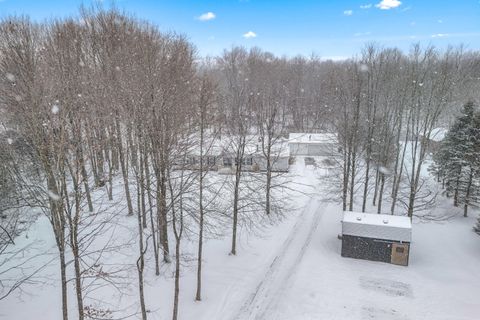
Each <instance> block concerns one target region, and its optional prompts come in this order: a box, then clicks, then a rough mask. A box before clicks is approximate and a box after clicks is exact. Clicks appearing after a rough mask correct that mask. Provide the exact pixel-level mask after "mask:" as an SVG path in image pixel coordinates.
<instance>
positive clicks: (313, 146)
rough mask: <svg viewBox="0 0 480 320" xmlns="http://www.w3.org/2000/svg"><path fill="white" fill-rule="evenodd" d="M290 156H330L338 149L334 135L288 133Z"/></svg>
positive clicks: (325, 133)
mask: <svg viewBox="0 0 480 320" xmlns="http://www.w3.org/2000/svg"><path fill="white" fill-rule="evenodd" d="M288 144H289V146H290V155H292V156H327V157H328V156H332V155H335V154H336V150H337V149H338V142H337V135H336V134H334V133H329V132H324V133H290V134H289V136H288Z"/></svg>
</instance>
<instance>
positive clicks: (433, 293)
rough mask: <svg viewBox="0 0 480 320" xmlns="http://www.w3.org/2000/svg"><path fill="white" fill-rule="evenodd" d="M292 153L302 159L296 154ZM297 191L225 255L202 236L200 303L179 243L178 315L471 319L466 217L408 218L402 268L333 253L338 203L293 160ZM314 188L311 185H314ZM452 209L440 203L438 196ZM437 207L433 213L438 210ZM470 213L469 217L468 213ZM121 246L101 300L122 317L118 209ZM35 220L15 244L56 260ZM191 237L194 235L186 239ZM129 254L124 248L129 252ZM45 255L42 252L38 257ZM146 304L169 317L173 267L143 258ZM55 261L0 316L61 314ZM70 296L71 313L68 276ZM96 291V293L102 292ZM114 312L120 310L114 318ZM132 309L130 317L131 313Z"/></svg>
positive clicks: (125, 235)
mask: <svg viewBox="0 0 480 320" xmlns="http://www.w3.org/2000/svg"><path fill="white" fill-rule="evenodd" d="M299 160H300V159H299ZM292 171H293V172H294V173H295V174H296V175H297V176H296V179H298V180H297V182H299V184H298V187H297V188H303V189H304V190H303V191H304V192H305V195H297V196H296V199H295V201H296V202H298V205H297V206H296V207H298V209H295V210H293V211H292V212H291V213H290V214H289V215H287V217H286V218H285V219H284V220H283V221H282V222H280V223H278V224H276V225H272V226H269V227H267V228H265V229H263V230H262V232H261V234H260V233H257V234H256V235H254V236H253V235H250V236H247V235H246V233H243V234H241V237H240V243H239V248H238V255H237V256H229V255H228V252H229V249H230V247H229V246H230V238H229V237H228V235H227V236H226V237H225V238H221V239H210V240H208V241H207V242H206V244H205V248H204V256H205V261H204V273H203V300H202V301H201V302H195V301H194V296H195V273H196V268H195V261H194V260H195V255H194V253H195V243H194V242H192V241H188V240H185V241H184V248H183V252H184V253H185V254H186V256H185V262H184V265H183V274H182V278H181V293H180V314H179V316H180V319H196V320H202V319H204V320H212V319H219V320H224V319H225V320H237V319H238V320H243V319H265V320H269V319H272V320H273V319H278V320H280V319H326V320H330V319H382V320H383V319H387V320H388V319H393V320H406V319H415V320H416V319H435V320H436V319H440V320H443V319H444V320H447V319H449V320H461V319H463V320H466V319H470V320H473V319H478V318H479V311H480V302H479V300H478V296H479V295H480V277H478V275H477V274H478V270H480V237H479V236H478V235H476V234H475V233H473V232H472V231H471V230H472V225H473V224H474V217H470V218H463V217H461V215H460V214H459V215H456V216H454V217H453V218H452V219H450V220H448V221H442V222H432V221H430V222H427V221H420V220H414V223H413V243H412V246H411V256H410V265H409V266H408V267H402V266H395V265H390V264H385V263H380V262H370V261H363V260H355V259H349V258H342V257H341V256H340V245H341V242H340V240H338V238H337V235H338V234H339V233H340V230H341V224H340V219H341V217H342V215H341V208H340V206H339V205H338V204H335V203H329V202H326V201H325V200H324V199H323V193H322V191H321V190H322V188H321V186H322V184H323V180H322V179H321V178H320V180H317V178H316V174H315V173H318V171H319V170H315V169H314V168H313V167H311V166H309V167H305V166H304V164H303V161H297V163H296V164H295V165H294V166H293V167H292ZM312 191H314V192H312ZM440 204H441V205H442V208H443V209H442V210H447V211H448V210H450V208H449V207H448V205H449V204H448V203H443V202H441V203H440ZM442 210H439V212H438V213H439V215H440V216H443V215H444V214H445V212H443V211H442ZM472 215H473V214H472ZM116 225H117V229H118V232H117V234H118V236H119V237H118V238H119V239H118V240H119V241H120V240H121V241H123V242H124V243H125V248H123V249H122V250H119V252H118V253H116V254H114V253H111V259H112V261H113V260H115V261H116V262H123V263H124V264H125V268H126V270H129V271H128V274H129V275H130V276H131V279H129V281H130V282H131V285H130V287H128V289H127V290H126V292H122V293H121V294H120V293H118V292H117V293H115V292H114V291H113V292H111V291H105V293H104V294H105V295H110V296H103V297H102V299H103V300H106V301H109V303H110V305H109V306H110V308H111V310H121V309H124V310H125V311H124V313H123V315H124V316H125V315H128V314H130V313H131V312H132V310H133V311H134V312H135V311H138V310H139V309H138V299H137V291H136V290H137V284H136V270H135V267H134V266H133V263H134V261H135V258H136V256H135V255H136V251H135V249H136V245H135V244H134V243H132V241H131V240H132V238H133V239H134V238H135V234H136V233H135V232H136V220H135V219H134V218H132V217H126V216H125V215H124V214H122V215H120V216H119V217H118V220H117V221H116ZM48 228H49V225H48V222H47V221H46V219H45V218H41V219H39V220H38V221H37V223H36V224H35V225H34V226H33V227H32V229H31V230H30V231H29V232H28V233H27V234H28V239H27V238H26V234H25V235H22V236H21V239H19V241H18V243H20V244H21V243H22V242H25V243H30V242H34V243H37V244H41V246H40V247H42V248H44V249H45V248H52V249H49V250H48V251H49V252H51V255H48V256H47V257H48V259H51V258H52V256H53V257H54V254H55V250H54V248H53V239H52V238H51V232H50V230H49V229H48ZM192 240H194V239H192ZM129 253H130V254H129ZM45 259H46V258H45ZM147 266H148V268H147V270H146V293H145V294H146V303H147V308H148V309H149V310H150V312H149V315H148V316H149V319H170V318H171V310H172V302H173V301H172V300H173V279H172V273H173V266H172V265H163V267H162V276H160V277H156V276H155V275H154V270H153V268H152V267H153V261H151V260H149V261H147ZM57 269H58V267H57V265H56V264H55V263H52V264H50V265H49V266H48V267H46V268H45V269H43V270H42V275H43V277H42V280H43V282H42V283H32V284H27V285H26V286H25V287H24V288H23V291H22V292H17V293H15V294H13V295H11V296H9V297H8V298H7V299H5V300H3V301H0V318H2V319H8V320H16V319H18V320H23V319H36V318H38V316H39V315H41V316H40V318H38V319H48V320H56V319H61V310H60V288H59V286H58V280H57V279H58V270H57ZM70 287H71V289H72V292H71V294H70V296H69V299H70V300H69V302H70V305H71V307H70V312H71V317H72V319H73V318H75V317H76V315H75V301H74V294H73V283H71V284H70ZM100 292H102V291H101V290H100V291H97V294H100ZM120 314H122V312H121V311H120V312H119V313H116V314H115V315H116V316H119V315H120ZM136 316H137V315H134V316H133V317H132V318H136Z"/></svg>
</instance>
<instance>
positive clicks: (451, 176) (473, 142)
mask: <svg viewBox="0 0 480 320" xmlns="http://www.w3.org/2000/svg"><path fill="white" fill-rule="evenodd" d="M434 160H435V166H434V167H433V169H434V171H435V172H436V174H437V175H438V180H441V181H442V184H443V186H444V188H445V190H446V193H447V196H452V198H453V205H454V206H456V207H458V206H459V205H462V204H463V214H464V216H465V217H466V216H467V215H468V208H469V206H478V205H479V201H480V111H479V110H477V108H476V106H475V105H474V103H473V102H471V101H469V102H467V103H466V104H465V105H464V106H463V108H462V110H461V113H460V115H458V116H457V117H456V119H455V121H454V123H453V124H452V126H451V128H450V130H449V131H448V133H447V134H446V136H445V139H444V140H443V141H442V142H441V145H440V147H439V150H438V152H436V153H435V155H434Z"/></svg>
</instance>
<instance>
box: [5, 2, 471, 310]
mask: <svg viewBox="0 0 480 320" xmlns="http://www.w3.org/2000/svg"><path fill="white" fill-rule="evenodd" d="M478 89H480V56H479V54H478V53H476V52H465V51H463V50H462V48H458V49H448V50H445V51H439V50H436V49H435V48H430V47H428V48H425V49H422V48H421V47H420V46H418V45H415V46H413V47H412V50H411V51H410V52H409V53H408V54H404V53H402V52H401V51H399V50H397V49H383V48H380V47H378V46H375V45H369V46H367V47H366V48H365V50H364V51H363V52H362V54H361V55H360V57H359V58H355V59H349V60H347V61H342V62H332V61H326V62H325V61H322V60H320V59H318V58H316V57H311V58H308V59H307V58H303V57H295V58H291V59H290V58H279V57H276V56H274V55H272V54H270V53H268V52H264V51H262V50H260V49H257V48H254V49H251V50H246V49H244V48H238V47H235V48H232V49H230V50H226V51H225V52H224V53H223V55H221V56H220V57H217V58H215V59H199V57H198V56H197V54H196V52H195V48H194V46H193V45H192V44H191V43H189V42H188V41H187V40H186V38H185V37H184V36H181V35H177V34H173V33H162V32H160V31H159V30H158V29H157V27H155V26H152V25H150V24H148V23H145V22H140V21H138V20H136V19H134V18H131V17H129V16H127V15H125V14H121V13H119V12H116V11H102V10H82V12H81V19H73V18H69V19H63V20H55V21H50V22H46V23H41V24H38V23H34V22H31V21H30V20H29V19H28V18H25V17H12V18H8V19H6V20H4V21H2V22H1V24H0V107H1V117H2V118H1V121H2V125H3V131H2V135H4V136H5V139H3V140H4V141H2V142H1V144H0V146H1V148H2V149H1V152H0V156H1V157H2V162H1V164H0V174H1V175H2V176H1V177H0V178H1V179H2V180H1V182H2V184H1V188H0V192H2V195H6V196H2V199H9V201H5V200H2V203H1V205H2V207H1V209H2V212H5V215H6V217H5V218H2V219H3V220H2V238H1V239H0V241H2V242H1V244H0V245H1V247H0V254H2V253H3V252H6V251H5V248H7V247H8V246H11V245H12V244H14V237H15V234H16V233H17V232H18V230H17V229H16V224H15V223H14V222H13V220H11V219H10V218H9V217H10V216H8V217H7V215H10V213H11V212H16V210H17V209H18V208H19V207H29V208H31V207H34V208H40V209H41V210H42V211H43V212H44V213H45V215H46V216H47V217H48V219H49V221H50V224H51V227H52V228H51V230H52V233H53V235H54V237H55V241H56V245H57V248H58V263H59V268H60V271H61V272H60V274H61V284H62V312H63V319H68V316H69V314H70V315H71V314H72V313H71V312H69V310H68V305H69V304H68V301H67V299H69V298H70V297H69V296H68V288H67V286H68V284H69V283H70V282H69V279H68V274H69V271H68V269H69V268H71V269H72V271H71V272H73V274H74V281H73V283H74V286H75V293H76V296H75V299H76V305H77V306H78V308H77V309H78V310H77V313H78V317H79V319H85V318H95V317H96V316H98V315H97V313H99V312H100V311H99V310H93V309H92V308H91V307H90V306H87V305H85V300H86V296H85V295H86V294H87V291H88V290H85V286H86V282H88V280H87V275H91V273H92V272H93V273H95V272H96V269H95V268H96V267H97V260H96V259H95V258H94V257H93V258H92V256H93V255H95V254H96V253H97V251H96V250H93V249H91V244H92V243H94V242H95V239H96V236H97V235H98V236H99V235H100V234H101V233H105V230H106V228H107V227H106V225H108V221H103V223H98V221H96V220H95V218H93V217H95V216H97V215H99V214H100V211H101V210H104V209H103V208H100V207H101V206H99V205H98V204H97V202H96V199H95V197H94V193H95V191H96V190H100V189H102V190H105V192H106V195H107V197H108V199H109V200H110V201H115V200H118V199H114V196H115V194H114V192H113V190H114V181H115V179H116V178H117V179H118V180H121V181H122V196H121V202H120V203H121V204H122V206H123V207H124V209H125V214H126V215H129V216H132V218H133V217H135V218H136V219H137V220H136V221H137V222H138V235H137V242H138V245H139V247H138V255H137V256H138V259H137V260H136V261H135V263H136V269H137V273H138V276H137V279H138V292H139V301H140V314H141V317H142V319H146V318H147V316H148V307H147V306H146V305H145V299H144V280H143V279H144V270H145V263H146V259H145V255H146V254H149V255H150V254H151V255H153V257H154V259H153V261H154V264H155V270H156V274H157V275H159V274H160V266H161V264H162V263H170V262H171V257H172V256H173V257H175V292H174V306H173V312H172V318H173V319H177V317H178V307H179V305H178V297H179V290H180V284H179V281H180V272H181V269H180V267H181V263H180V258H181V252H180V250H181V245H180V244H181V241H182V237H183V234H184V232H187V231H188V230H190V229H195V230H196V231H195V234H196V235H197V236H198V240H197V243H198V256H197V292H196V297H195V298H196V300H201V299H202V291H201V287H202V282H201V278H202V247H203V239H204V236H205V233H204V232H207V230H206V229H205V226H207V225H208V223H210V222H209V221H208V219H210V218H212V215H207V213H211V212H213V211H214V210H215V209H214V207H215V206H214V205H212V204H214V201H215V199H216V197H218V193H219V190H213V191H212V187H211V184H212V181H208V177H207V175H206V171H207V170H206V164H205V163H204V161H205V160H204V157H203V156H204V155H207V154H208V152H209V148H210V147H211V140H212V139H217V138H220V137H227V138H228V139H230V140H231V144H232V145H233V146H234V153H235V157H236V159H237V162H238V163H237V165H236V166H234V169H235V170H234V174H233V175H232V179H231V181H229V182H228V184H227V185H226V187H225V188H228V189H229V190H231V194H232V199H231V203H230V204H229V205H228V208H227V209H226V210H225V211H224V212H222V213H219V214H217V215H215V217H216V218H218V219H219V220H222V221H228V223H229V224H231V231H232V238H231V240H232V247H231V254H237V246H236V241H237V228H238V224H239V223H242V221H245V220H242V219H246V217H247V218H248V219H250V224H255V223H257V222H258V223H261V222H259V221H260V220H261V219H262V218H264V217H267V218H269V217H271V216H275V215H279V214H282V208H283V207H284V205H283V203H282V202H281V199H278V198H276V196H275V190H276V189H278V188H279V187H281V186H282V183H281V178H282V177H281V176H278V175H277V174H276V173H274V172H273V170H272V163H273V161H274V160H275V156H276V153H275V151H274V150H273V146H274V145H275V144H276V142H277V141H279V140H280V139H281V138H282V137H286V136H288V132H292V131H298V132H309V131H331V132H335V133H337V136H338V146H339V148H338V150H339V153H340V156H339V158H338V163H339V165H340V166H339V167H340V168H341V171H340V175H339V176H340V177H339V178H338V179H337V181H336V184H337V186H339V187H340V188H339V189H340V190H339V192H338V194H337V196H338V198H339V199H341V200H342V202H343V208H344V209H345V210H347V209H348V210H354V209H357V206H358V207H359V208H361V210H362V211H365V210H367V205H368V204H369V202H370V201H371V202H372V203H373V205H375V206H376V207H377V210H378V212H379V213H380V212H390V213H392V214H394V213H396V214H408V215H409V216H412V215H413V214H414V213H415V211H416V210H418V209H419V208H421V207H422V206H425V205H426V204H428V202H429V201H430V198H431V197H430V194H429V193H428V188H427V187H426V186H425V184H424V181H423V180H422V179H423V178H422V175H421V170H422V165H423V164H424V162H425V161H426V159H427V157H428V146H429V141H430V138H431V134H432V130H433V129H435V128H436V127H437V126H440V125H443V126H446V125H448V123H449V121H450V120H449V119H450V116H451V115H452V114H453V113H454V112H456V109H455V108H456V106H458V105H459V104H460V105H461V104H463V103H464V102H465V101H466V100H468V99H475V98H478V97H477V96H475V94H478V92H480V91H479V90H478ZM252 134H255V135H256V136H258V137H259V140H260V141H259V142H260V145H261V152H262V153H263V154H264V156H265V158H266V159H267V170H266V172H265V173H264V174H263V175H262V178H261V179H255V178H252V176H251V175H248V174H247V173H245V172H244V171H243V170H242V159H243V157H244V155H245V152H246V147H247V145H248V139H249V136H250V135H252ZM5 141H7V143H5ZM192 148H193V149H195V150H199V152H200V163H199V170H195V172H191V171H188V170H184V169H181V170H174V166H175V165H176V164H178V159H183V160H185V159H186V158H187V157H188V155H189V152H190V151H191V150H192ZM3 160H4V161H3ZM251 183H261V187H258V188H254V187H251V185H250V187H246V186H247V185H248V184H251ZM257 186H258V185H257ZM258 190H262V192H258ZM263 190H264V192H263ZM259 193H260V195H259ZM7 195H8V196H7ZM12 199H15V201H12ZM387 200H388V201H387ZM385 201H387V203H388V204H389V205H390V207H389V208H387V209H386V208H385ZM400 206H401V209H398V208H399V207H400ZM120 212H121V211H120ZM259 213H260V214H259ZM2 214H3V213H2ZM119 214H122V213H119ZM207 218H208V219H207ZM187 222H188V223H187ZM191 223H194V224H195V227H191V226H190V224H191ZM172 237H173V238H172ZM172 248H174V251H175V252H174V253H173V252H172ZM70 257H71V261H70ZM1 265H2V264H1V262H0V267H1ZM97 271H98V270H97ZM0 274H1V273H0ZM26 277H29V275H26ZM21 282H22V279H19V280H18V281H17V282H15V283H14V284H12V285H11V286H10V288H5V290H6V292H7V294H8V293H9V292H11V288H16V287H18V286H19V285H20V284H21ZM5 290H4V291H5ZM88 292H90V291H88ZM0 296H2V295H0Z"/></svg>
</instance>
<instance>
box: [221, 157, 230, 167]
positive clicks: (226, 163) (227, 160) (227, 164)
mask: <svg viewBox="0 0 480 320" xmlns="http://www.w3.org/2000/svg"><path fill="white" fill-rule="evenodd" d="M223 165H224V166H228V167H231V166H232V158H227V157H224V158H223Z"/></svg>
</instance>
